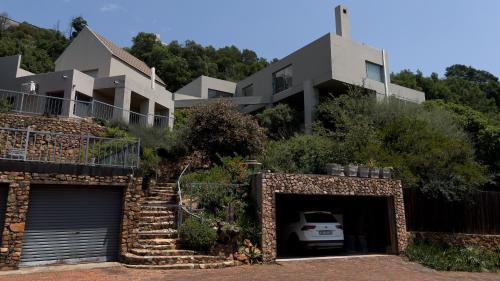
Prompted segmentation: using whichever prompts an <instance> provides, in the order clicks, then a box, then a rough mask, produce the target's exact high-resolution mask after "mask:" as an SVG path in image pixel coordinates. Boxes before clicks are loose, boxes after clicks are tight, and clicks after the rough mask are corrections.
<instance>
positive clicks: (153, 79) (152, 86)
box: [151, 67, 156, 90]
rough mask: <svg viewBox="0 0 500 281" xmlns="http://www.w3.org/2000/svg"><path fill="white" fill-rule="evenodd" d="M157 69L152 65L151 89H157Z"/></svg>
mask: <svg viewBox="0 0 500 281" xmlns="http://www.w3.org/2000/svg"><path fill="white" fill-rule="evenodd" d="M155 71H156V69H155V68H154V67H151V89H153V90H154V89H155V84H156V83H155V80H156V72H155Z"/></svg>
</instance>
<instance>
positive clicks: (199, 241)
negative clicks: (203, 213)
mask: <svg viewBox="0 0 500 281" xmlns="http://www.w3.org/2000/svg"><path fill="white" fill-rule="evenodd" d="M180 242H181V243H182V245H183V246H186V248H188V249H191V250H194V251H202V252H208V251H209V250H210V249H211V248H212V247H213V246H214V245H215V243H216V242H217V232H216V230H215V229H214V227H213V226H212V225H211V223H210V220H207V219H204V220H200V219H197V218H190V219H188V220H186V221H185V222H184V223H183V224H182V226H181V229H180Z"/></svg>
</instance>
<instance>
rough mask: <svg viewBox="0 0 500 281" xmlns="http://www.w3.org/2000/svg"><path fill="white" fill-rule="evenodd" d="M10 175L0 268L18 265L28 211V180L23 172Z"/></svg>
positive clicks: (12, 267) (13, 267)
mask: <svg viewBox="0 0 500 281" xmlns="http://www.w3.org/2000/svg"><path fill="white" fill-rule="evenodd" d="M11 175H12V176H13V177H14V178H15V180H14V181H12V182H10V183H9V192H8V196H7V206H6V210H5V223H4V228H3V232H2V245H1V247H0V270H1V269H15V268H18V266H19V262H20V261H21V250H22V244H23V236H24V228H25V224H26V213H27V212H28V200H29V191H30V181H29V179H27V178H26V174H24V173H20V172H12V173H11Z"/></svg>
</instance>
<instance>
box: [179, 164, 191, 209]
mask: <svg viewBox="0 0 500 281" xmlns="http://www.w3.org/2000/svg"><path fill="white" fill-rule="evenodd" d="M190 165H191V163H188V164H187V165H186V167H185V168H184V170H182V172H181V174H180V176H179V178H178V179H177V194H178V195H179V205H180V206H182V189H181V178H182V176H183V175H184V173H185V172H186V170H187V169H188V168H189V166H190Z"/></svg>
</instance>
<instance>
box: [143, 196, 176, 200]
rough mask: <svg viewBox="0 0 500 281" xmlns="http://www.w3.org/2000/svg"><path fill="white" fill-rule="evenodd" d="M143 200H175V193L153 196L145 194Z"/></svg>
mask: <svg viewBox="0 0 500 281" xmlns="http://www.w3.org/2000/svg"><path fill="white" fill-rule="evenodd" d="M144 200H145V201H158V200H166V201H174V200H175V201H177V195H154V196H146V198H144Z"/></svg>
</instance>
